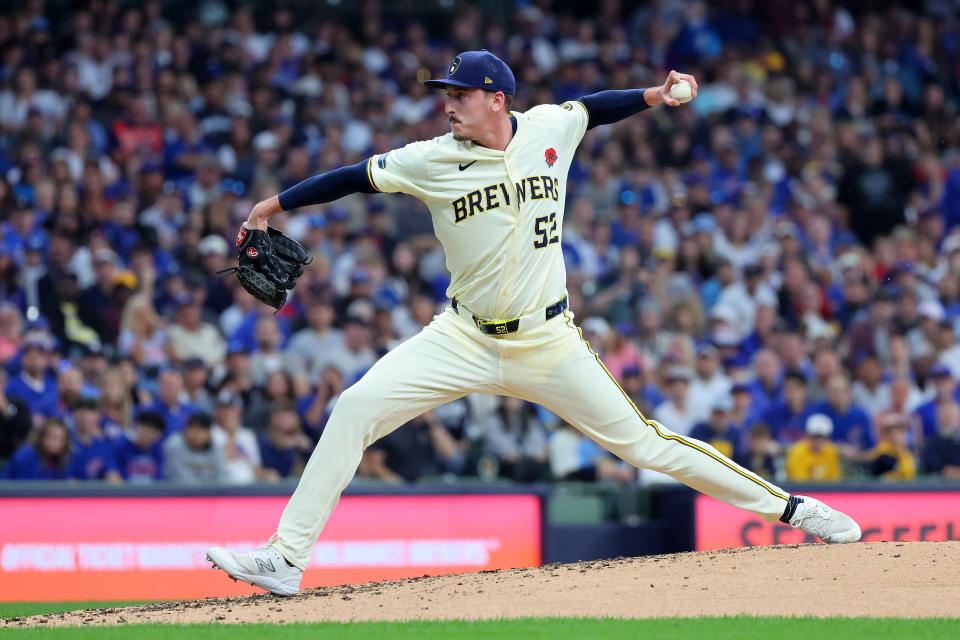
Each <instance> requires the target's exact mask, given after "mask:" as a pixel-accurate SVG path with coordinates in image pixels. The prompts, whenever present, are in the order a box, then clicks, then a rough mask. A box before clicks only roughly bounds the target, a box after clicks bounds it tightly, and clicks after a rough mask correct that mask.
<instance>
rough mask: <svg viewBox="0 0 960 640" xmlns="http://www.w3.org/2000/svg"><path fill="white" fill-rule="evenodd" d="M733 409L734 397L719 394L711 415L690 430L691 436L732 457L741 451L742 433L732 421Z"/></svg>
mask: <svg viewBox="0 0 960 640" xmlns="http://www.w3.org/2000/svg"><path fill="white" fill-rule="evenodd" d="M731 411H733V398H731V397H730V396H729V395H726V394H724V395H721V396H718V397H717V398H716V399H715V400H714V402H713V406H712V407H711V409H710V417H709V418H708V419H707V420H706V421H705V422H700V423H698V424H696V425H695V426H694V427H693V429H691V431H690V437H691V438H695V439H697V440H702V441H703V442H706V443H707V444H709V445H710V446H712V447H713V448H714V449H716V450H717V451H719V452H720V453H722V454H723V455H725V456H727V457H728V458H731V459H732V458H733V457H734V454H735V453H739V452H738V451H737V450H738V449H739V446H738V444H739V441H740V433H739V432H738V431H737V428H736V427H734V426H733V423H732V422H731V421H730V412H731Z"/></svg>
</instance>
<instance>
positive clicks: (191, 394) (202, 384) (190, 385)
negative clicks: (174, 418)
mask: <svg viewBox="0 0 960 640" xmlns="http://www.w3.org/2000/svg"><path fill="white" fill-rule="evenodd" d="M208 378H209V373H208V372H207V366H206V364H205V363H204V361H203V360H202V359H201V358H196V357H194V358H188V359H187V360H185V361H184V362H183V390H184V393H185V395H186V401H187V403H188V404H190V406H192V407H193V408H194V409H196V410H197V411H201V412H203V413H211V412H212V411H213V398H212V397H211V396H210V390H209V388H208Z"/></svg>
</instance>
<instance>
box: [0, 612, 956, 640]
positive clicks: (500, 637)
mask: <svg viewBox="0 0 960 640" xmlns="http://www.w3.org/2000/svg"><path fill="white" fill-rule="evenodd" d="M0 637H2V638H4V639H6V638H11V639H12V640H21V639H23V640H27V639H32V638H36V639H38V640H39V639H40V638H43V639H44V640H48V639H51V638H52V639H54V640H56V639H57V638H70V639H73V638H78V639H81V640H82V639H85V638H89V639H90V640H94V639H96V640H110V639H113V638H118V639H119V638H132V637H135V638H137V640H159V639H164V640H165V639H167V638H187V637H189V638H197V639H200V640H242V639H244V638H251V639H256V640H263V638H270V640H274V639H277V640H285V639H287V640H293V639H296V640H301V639H303V640H305V639H307V638H311V639H312V638H323V639H324V640H361V639H362V640H366V639H367V638H376V639H377V640H421V639H422V638H443V639H444V640H467V639H474V638H476V639H478V640H481V639H482V640H490V639H492V638H496V639H497V640H513V639H516V640H539V639H543V640H557V639H558V638H564V639H566V638H572V639H576V638H585V639H590V640H595V639H597V638H600V639H604V640H606V639H611V640H612V639H615V638H624V639H629V640H635V639H637V638H656V639H657V640H661V639H664V638H671V639H678V640H700V639H701V638H710V639H711V640H714V639H720V640H742V639H743V638H762V639H763V640H769V639H770V638H776V639H777V640H810V639H811V638H824V637H838V638H843V639H844V640H861V639H862V640H883V639H885V638H890V639H891V640H892V639H897V640H900V639H901V638H910V639H911V640H926V639H930V640H934V639H937V640H939V639H941V638H951V637H952V638H956V637H960V620H945V619H933V620H904V619H875V618H826V619H818V618H751V617H745V616H744V617H731V618H682V619H663V620H611V619H590V618H524V619H519V620H487V621H481V622H460V621H455V622H405V623H388V622H354V623H349V624H338V623H317V624H289V625H282V626H278V625H266V624H251V625H211V624H204V625H154V624H151V625H137V626H135V627H96V628H94V627H84V628H79V629H78V628H72V629H53V628H51V629H43V628H35V629H17V630H0Z"/></svg>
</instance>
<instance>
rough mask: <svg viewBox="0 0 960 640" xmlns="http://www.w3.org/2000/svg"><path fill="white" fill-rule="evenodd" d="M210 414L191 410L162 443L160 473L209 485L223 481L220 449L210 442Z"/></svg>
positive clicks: (178, 480)
mask: <svg viewBox="0 0 960 640" xmlns="http://www.w3.org/2000/svg"><path fill="white" fill-rule="evenodd" d="M210 426H211V422H210V416H209V415H207V414H205V413H194V414H192V415H191V416H190V418H189V419H188V420H187V424H186V426H184V427H183V429H182V430H181V431H177V432H176V433H172V434H170V435H169V436H168V437H167V439H166V440H165V441H164V443H163V461H164V467H163V475H164V476H165V477H166V478H168V479H169V480H172V481H174V482H185V483H190V484H209V483H215V482H223V481H224V480H225V472H224V459H223V451H222V450H221V449H220V448H219V447H217V446H216V445H215V444H214V442H213V436H212V434H211V433H210Z"/></svg>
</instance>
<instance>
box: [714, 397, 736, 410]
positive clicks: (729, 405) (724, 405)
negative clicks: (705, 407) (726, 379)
mask: <svg viewBox="0 0 960 640" xmlns="http://www.w3.org/2000/svg"><path fill="white" fill-rule="evenodd" d="M710 409H711V410H712V411H733V398H731V397H730V396H728V395H727V394H725V393H722V394H720V395H719V396H717V397H716V398H714V400H713V404H712V405H711V407H710Z"/></svg>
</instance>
